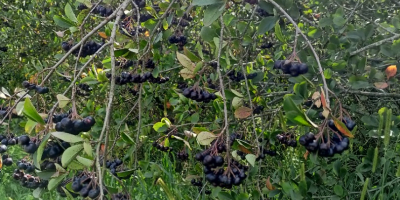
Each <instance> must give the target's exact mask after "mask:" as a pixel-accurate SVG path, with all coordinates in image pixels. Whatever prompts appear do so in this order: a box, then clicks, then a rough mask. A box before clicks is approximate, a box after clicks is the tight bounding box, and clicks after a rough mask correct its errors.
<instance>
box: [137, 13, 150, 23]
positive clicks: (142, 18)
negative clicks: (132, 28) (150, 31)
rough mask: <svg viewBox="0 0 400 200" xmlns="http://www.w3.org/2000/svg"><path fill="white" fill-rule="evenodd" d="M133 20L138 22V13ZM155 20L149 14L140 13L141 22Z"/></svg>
mask: <svg viewBox="0 0 400 200" xmlns="http://www.w3.org/2000/svg"><path fill="white" fill-rule="evenodd" d="M132 18H133V19H135V20H137V15H136V13H135V14H134V15H133V16H132ZM153 18H154V17H153V15H150V14H148V13H140V19H139V20H140V22H145V21H147V20H149V19H153Z"/></svg>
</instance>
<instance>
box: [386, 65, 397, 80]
mask: <svg viewBox="0 0 400 200" xmlns="http://www.w3.org/2000/svg"><path fill="white" fill-rule="evenodd" d="M396 72H397V67H396V65H390V66H389V67H387V68H386V70H385V73H386V77H387V79H388V80H389V79H390V78H391V77H393V76H394V75H396Z"/></svg>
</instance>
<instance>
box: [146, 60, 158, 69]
mask: <svg viewBox="0 0 400 200" xmlns="http://www.w3.org/2000/svg"><path fill="white" fill-rule="evenodd" d="M144 67H146V68H149V69H154V68H155V67H156V64H155V63H154V61H153V59H148V60H147V61H146V63H145V65H144Z"/></svg>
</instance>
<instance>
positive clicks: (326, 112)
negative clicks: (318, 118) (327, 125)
mask: <svg viewBox="0 0 400 200" xmlns="http://www.w3.org/2000/svg"><path fill="white" fill-rule="evenodd" d="M322 115H323V116H324V117H325V118H328V116H329V110H328V109H326V108H324V111H322Z"/></svg>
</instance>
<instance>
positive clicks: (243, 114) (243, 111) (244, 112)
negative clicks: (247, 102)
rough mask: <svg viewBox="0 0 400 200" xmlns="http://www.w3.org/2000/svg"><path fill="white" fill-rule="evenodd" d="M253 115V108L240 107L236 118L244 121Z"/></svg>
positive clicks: (236, 112) (236, 111)
mask: <svg viewBox="0 0 400 200" xmlns="http://www.w3.org/2000/svg"><path fill="white" fill-rule="evenodd" d="M251 113H253V110H252V109H251V108H247V107H240V108H238V109H237V110H235V117H236V118H239V119H244V118H247V117H249V116H250V115H251Z"/></svg>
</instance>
